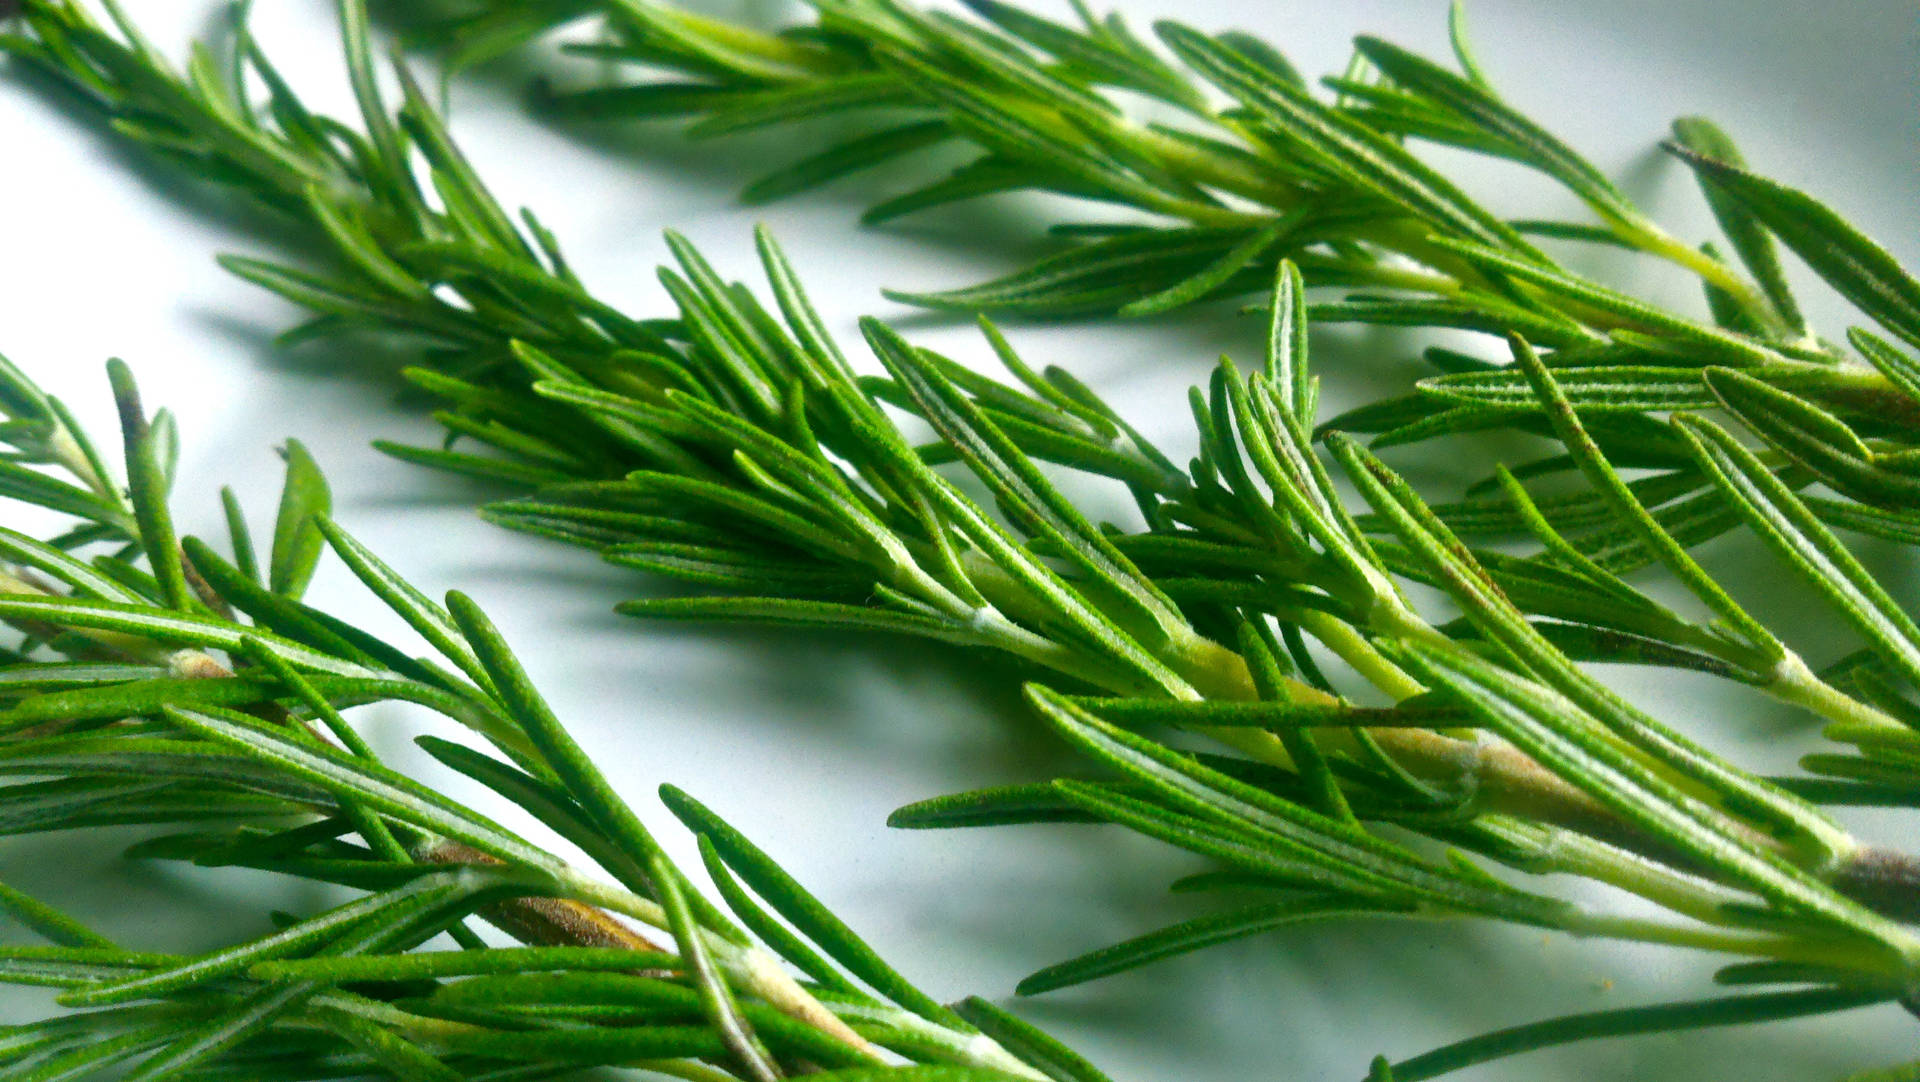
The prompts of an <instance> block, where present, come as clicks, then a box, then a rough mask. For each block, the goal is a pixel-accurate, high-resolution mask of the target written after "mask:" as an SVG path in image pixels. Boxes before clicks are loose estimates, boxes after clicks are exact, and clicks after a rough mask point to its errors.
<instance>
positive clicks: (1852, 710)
mask: <svg viewBox="0 0 1920 1082" xmlns="http://www.w3.org/2000/svg"><path fill="white" fill-rule="evenodd" d="M1766 688H1767V691H1768V692H1769V693H1770V694H1771V695H1773V697H1774V698H1776V699H1779V700H1780V701H1781V702H1784V703H1790V704H1792V705H1794V706H1800V707H1804V708H1805V709H1807V710H1810V711H1812V712H1813V713H1814V714H1817V715H1819V716H1820V717H1822V718H1825V719H1826V720H1828V721H1831V722H1834V723H1835V724H1840V725H1860V726H1866V727H1869V728H1872V729H1877V730H1883V731H1886V732H1898V733H1911V732H1912V731H1913V730H1912V729H1909V728H1908V727H1907V726H1905V725H1903V724H1901V723H1900V721H1899V720H1898V719H1896V718H1894V717H1893V716H1891V715H1889V714H1887V713H1886V712H1885V711H1882V710H1880V709H1879V708H1878V707H1875V706H1873V705H1871V704H1868V703H1863V702H1861V701H1860V700H1858V699H1856V698H1854V697H1853V696H1851V695H1848V694H1846V693H1845V692H1843V691H1841V690H1840V689H1839V688H1836V687H1834V686H1833V685H1832V684H1829V683H1827V682H1826V681H1825V680H1822V679H1820V677H1819V676H1818V675H1817V674H1815V673H1814V672H1813V670H1812V669H1809V668H1808V667H1807V664H1806V662H1804V661H1802V660H1801V659H1800V655H1798V654H1794V653H1789V654H1787V656H1786V657H1784V658H1782V659H1781V660H1780V662H1779V664H1778V665H1776V666H1775V668H1774V678H1773V680H1771V681H1770V682H1768V684H1767V685H1766Z"/></svg>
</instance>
